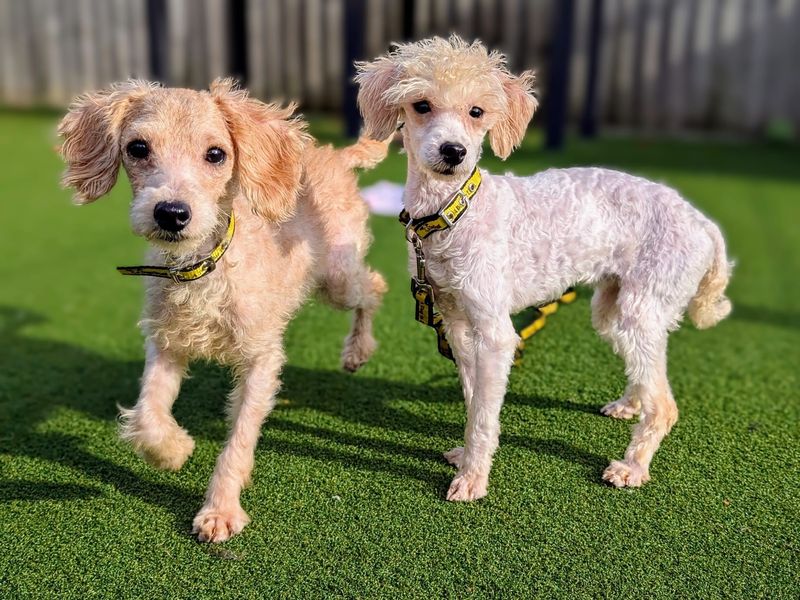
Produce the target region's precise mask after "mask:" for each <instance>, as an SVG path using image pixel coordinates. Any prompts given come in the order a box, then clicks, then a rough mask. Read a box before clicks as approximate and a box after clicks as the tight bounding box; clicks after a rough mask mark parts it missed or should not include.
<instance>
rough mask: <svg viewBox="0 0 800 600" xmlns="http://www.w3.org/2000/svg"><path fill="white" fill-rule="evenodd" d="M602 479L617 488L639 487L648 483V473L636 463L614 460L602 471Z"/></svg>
mask: <svg viewBox="0 0 800 600" xmlns="http://www.w3.org/2000/svg"><path fill="white" fill-rule="evenodd" d="M603 479H604V480H605V481H607V482H608V483H610V484H611V485H613V486H614V487H618V488H622V487H640V486H641V485H642V484H644V483H647V482H648V481H650V473H649V472H648V470H647V469H645V468H644V467H642V466H641V465H638V464H636V463H630V462H628V461H624V460H615V461H612V462H611V464H610V465H608V466H607V467H606V470H605V471H603Z"/></svg>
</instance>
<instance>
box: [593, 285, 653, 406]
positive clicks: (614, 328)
mask: <svg viewBox="0 0 800 600" xmlns="http://www.w3.org/2000/svg"><path fill="white" fill-rule="evenodd" d="M618 296H619V281H618V280H617V279H616V278H614V279H609V280H607V281H603V282H601V283H600V284H599V285H598V286H597V287H596V288H595V292H594V296H592V325H593V326H594V328H595V330H596V331H597V333H598V335H599V336H600V337H601V338H603V339H604V340H606V341H607V342H608V343H609V344H611V347H612V348H613V349H614V352H616V353H617V354H620V353H621V352H620V344H619V330H618V320H619V306H617V299H618ZM634 392H635V389H634V386H633V385H631V384H628V386H627V387H626V389H625V393H624V394H623V395H622V397H621V398H620V399H618V400H615V401H614V402H609V403H608V404H606V405H605V406H603V408H601V409H600V412H601V413H603V414H604V415H606V416H609V417H614V418H615V419H632V418H633V417H635V416H636V415H638V414H639V412H640V410H641V402H640V401H639V398H638V397H637V396H636V395H635V393H634Z"/></svg>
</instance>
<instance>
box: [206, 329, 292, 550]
mask: <svg viewBox="0 0 800 600" xmlns="http://www.w3.org/2000/svg"><path fill="white" fill-rule="evenodd" d="M283 362H284V354H283V351H282V349H281V345H280V340H278V343H277V344H275V345H274V346H273V347H271V348H269V350H268V351H266V352H265V353H264V354H263V355H262V356H261V358H258V359H255V360H254V361H253V363H252V364H249V365H247V366H246V367H244V368H240V369H238V370H237V373H236V379H237V384H236V387H235V388H234V390H233V392H232V394H231V410H230V415H231V421H232V423H231V432H230V435H229V437H228V441H227V442H226V444H225V448H224V449H223V450H222V453H221V454H220V455H219V458H218V459H217V465H216V467H215V468H214V474H213V476H212V477H211V483H209V485H208V490H207V491H206V500H205V504H204V505H203V507H202V508H201V509H200V511H199V512H198V513H197V516H196V517H195V518H194V522H193V527H192V533H195V534H197V537H198V539H199V540H200V541H201V542H224V541H225V540H227V539H228V538H230V537H231V536H233V535H235V534H237V533H239V532H240V531H241V530H242V529H244V527H245V525H247V524H248V523H249V522H250V517H248V516H247V513H246V512H245V511H244V510H243V509H242V506H241V503H240V501H239V495H240V494H241V491H242V488H243V487H244V486H246V485H247V484H249V483H250V474H251V472H252V471H253V463H254V460H255V449H256V444H257V443H258V437H259V434H260V433H261V425H262V423H263V422H264V419H266V418H267V415H269V413H270V412H271V411H272V409H273V407H274V406H275V394H276V393H277V391H278V388H279V387H280V381H279V380H278V374H279V373H280V370H281V367H282V366H283Z"/></svg>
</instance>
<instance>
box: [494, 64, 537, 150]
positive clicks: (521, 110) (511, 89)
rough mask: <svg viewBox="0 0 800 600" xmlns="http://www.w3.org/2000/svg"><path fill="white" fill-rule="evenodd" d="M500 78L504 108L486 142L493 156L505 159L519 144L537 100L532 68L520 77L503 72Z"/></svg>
mask: <svg viewBox="0 0 800 600" xmlns="http://www.w3.org/2000/svg"><path fill="white" fill-rule="evenodd" d="M501 77H502V84H503V91H504V92H505V96H506V100H507V104H506V110H505V111H504V112H503V114H502V115H501V116H500V117H499V118H498V120H497V122H496V123H495V125H494V127H492V129H491V131H489V143H490V144H491V146H492V151H493V152H494V153H495V155H497V156H498V157H499V158H502V159H503V160H505V159H506V158H508V156H509V155H510V154H511V152H512V151H513V150H514V148H516V147H517V146H519V145H520V144H521V143H522V139H523V138H524V137H525V131H526V130H527V128H528V123H529V122H530V120H531V118H533V113H534V112H535V111H536V107H537V106H538V102H537V101H536V98H534V96H533V82H534V81H535V77H534V75H533V71H524V72H523V73H521V74H520V75H519V76H515V75H511V74H509V73H503V74H502V75H501Z"/></svg>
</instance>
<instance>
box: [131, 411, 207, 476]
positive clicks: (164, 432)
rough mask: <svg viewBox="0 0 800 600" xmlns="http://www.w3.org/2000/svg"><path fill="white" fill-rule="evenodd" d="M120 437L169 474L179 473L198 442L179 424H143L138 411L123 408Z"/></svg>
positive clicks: (152, 463) (145, 458)
mask: <svg viewBox="0 0 800 600" xmlns="http://www.w3.org/2000/svg"><path fill="white" fill-rule="evenodd" d="M119 435H120V437H121V438H122V439H123V440H124V441H126V442H128V443H129V444H131V445H132V446H133V449H134V450H135V451H136V453H137V454H138V455H139V456H141V457H142V458H143V459H144V460H146V461H147V462H148V463H149V464H151V465H152V466H154V467H156V468H158V469H166V470H169V471H177V470H179V469H180V468H181V467H182V466H183V465H184V463H185V462H186V461H187V460H188V458H189V457H190V456H191V454H192V452H194V440H193V439H192V436H190V435H189V433H188V432H187V431H186V430H185V429H183V428H182V427H179V426H178V425H177V423H175V422H174V421H172V422H171V423H169V422H168V423H164V424H161V425H159V424H158V423H157V422H151V423H149V424H148V425H147V426H144V425H143V424H142V419H140V418H139V415H138V413H136V411H135V410H127V409H122V411H121V414H120V426H119Z"/></svg>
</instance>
